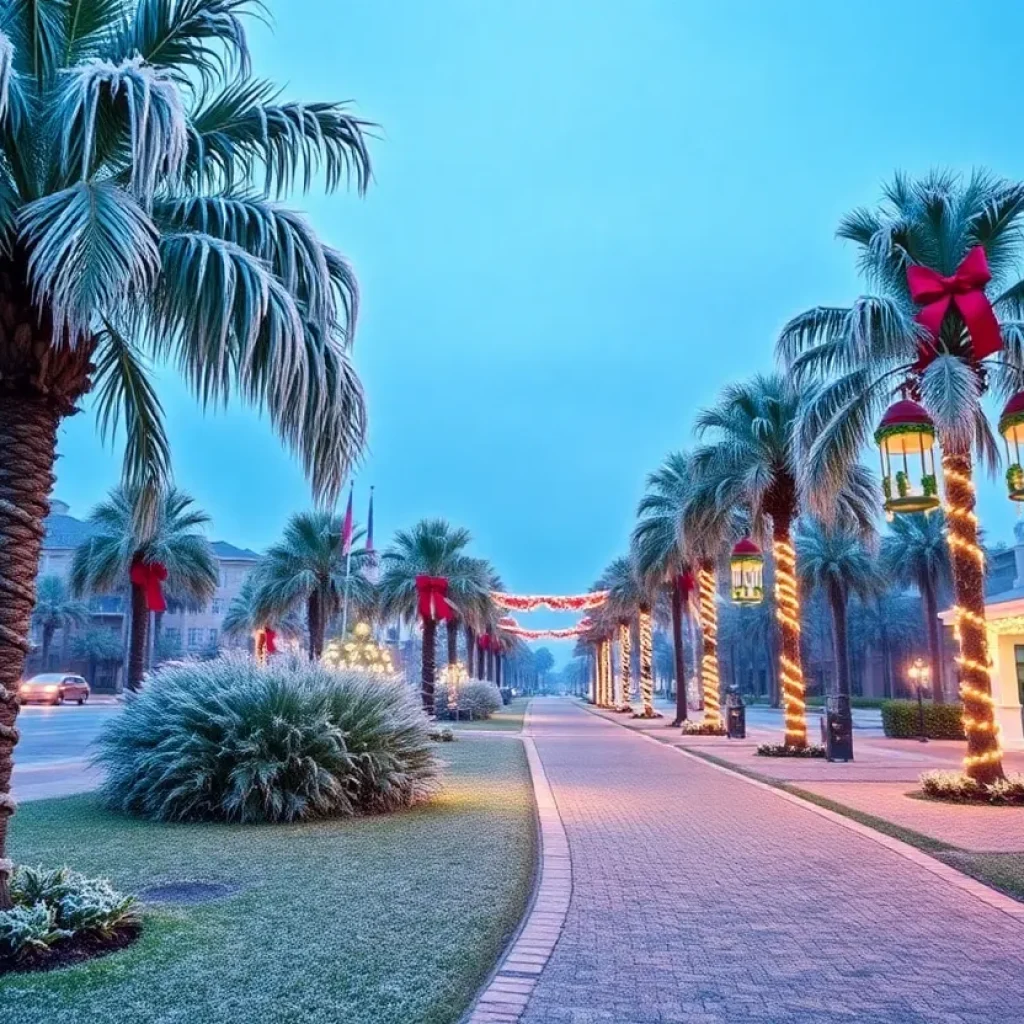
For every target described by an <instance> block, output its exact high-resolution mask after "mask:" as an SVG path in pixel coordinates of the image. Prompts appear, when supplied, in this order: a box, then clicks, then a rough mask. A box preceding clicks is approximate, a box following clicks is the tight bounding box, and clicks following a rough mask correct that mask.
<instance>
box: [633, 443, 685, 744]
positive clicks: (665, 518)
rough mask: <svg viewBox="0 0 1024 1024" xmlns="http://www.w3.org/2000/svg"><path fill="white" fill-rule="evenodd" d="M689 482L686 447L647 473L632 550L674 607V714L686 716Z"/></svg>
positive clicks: (680, 719) (680, 720)
mask: <svg viewBox="0 0 1024 1024" xmlns="http://www.w3.org/2000/svg"><path fill="white" fill-rule="evenodd" d="M689 483H690V463H689V459H688V458H687V456H686V455H685V454H684V453H683V452H671V453H670V454H669V455H668V456H666V458H665V461H664V462H663V463H662V464H661V466H659V467H658V469H656V470H655V471H654V472H653V473H651V474H650V475H649V476H648V477H647V490H646V493H645V494H644V496H643V497H642V498H641V499H640V504H639V505H638V506H637V524H636V527H635V528H634V530H633V539H632V544H633V551H634V553H635V556H636V563H637V569H638V571H639V572H640V574H641V575H642V576H643V577H644V578H645V579H647V580H649V581H651V582H654V581H661V583H662V584H663V585H664V586H665V588H666V589H667V590H668V592H669V601H670V607H671V610H672V649H673V666H674V672H675V677H676V717H675V720H674V721H673V723H672V724H673V725H675V726H677V727H678V726H680V725H682V723H683V722H684V721H686V717H687V707H686V664H685V659H684V655H683V615H684V614H686V613H688V611H689V596H690V590H691V587H692V583H693V576H692V572H691V567H690V563H689V562H688V560H687V559H686V556H685V554H684V551H685V539H684V537H683V535H682V530H681V527H682V507H683V503H684V500H685V495H686V491H687V488H688V487H689Z"/></svg>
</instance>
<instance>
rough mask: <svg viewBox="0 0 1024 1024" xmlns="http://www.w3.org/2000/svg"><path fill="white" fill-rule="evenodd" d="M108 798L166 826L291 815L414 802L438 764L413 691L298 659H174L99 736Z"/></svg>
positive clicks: (425, 792)
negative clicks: (176, 661) (177, 660)
mask: <svg viewBox="0 0 1024 1024" xmlns="http://www.w3.org/2000/svg"><path fill="white" fill-rule="evenodd" d="M95 760H96V762H97V763H98V764H100V765H102V766H103V767H104V768H105V769H106V780H105V782H104V786H103V797H104V799H105V801H106V803H107V805H108V806H109V807H111V808H113V809H115V810H118V811H122V812H125V813H128V814H135V815H140V816H142V817H145V818H152V819H155V820H159V821H204V820H208V821H229V822H246V823H256V822H288V821H308V820H311V819H316V818H326V817H332V816H338V815H352V814H361V813H375V812H385V811H392V810H397V809H399V808H402V807H408V806H411V805H412V804H415V803H417V802H419V801H420V800H423V799H425V798H426V797H427V796H429V795H430V794H431V793H432V792H433V790H434V787H435V784H436V780H437V772H438V763H437V760H436V758H435V755H434V753H433V750H432V745H431V743H430V739H429V737H428V735H427V721H426V718H425V717H424V715H423V713H422V712H421V711H420V709H419V707H418V705H417V702H416V700H415V698H414V697H413V696H412V695H411V694H410V693H409V692H408V691H407V690H405V689H404V688H403V687H400V686H397V685H395V684H394V683H393V682H391V681H389V680H386V679H383V678H379V677H376V676H373V675H369V674H367V673H361V672H337V671H334V670H332V669H329V668H327V667H325V666H323V665H320V664H311V663H309V662H306V661H303V660H299V659H297V658H287V657H284V656H277V657H273V658H271V659H270V660H269V662H268V663H267V664H265V665H260V664H257V663H256V662H255V661H253V660H252V659H251V658H249V657H246V656H240V655H226V656H224V657H221V658H218V659H216V660H214V661H208V662H195V663H193V662H182V663H176V664H169V665H166V666H165V667H163V668H161V669H159V670H157V671H156V672H154V673H153V674H152V675H151V676H150V677H149V680H148V683H147V686H146V689H145V690H144V691H143V692H142V693H141V694H140V695H139V696H137V697H135V698H133V699H132V700H130V701H129V702H128V704H127V705H126V707H125V710H124V713H123V714H122V715H120V716H119V717H118V718H117V719H115V720H114V721H113V722H111V723H110V724H109V725H108V726H107V728H106V729H105V730H104V732H103V733H102V734H101V736H100V740H99V752H98V754H97V755H96V758H95Z"/></svg>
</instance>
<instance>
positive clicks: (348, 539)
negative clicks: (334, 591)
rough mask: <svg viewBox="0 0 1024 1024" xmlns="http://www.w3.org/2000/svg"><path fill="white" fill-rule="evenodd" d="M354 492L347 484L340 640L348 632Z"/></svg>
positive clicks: (343, 534)
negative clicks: (343, 591)
mask: <svg viewBox="0 0 1024 1024" xmlns="http://www.w3.org/2000/svg"><path fill="white" fill-rule="evenodd" d="M354 494H355V483H354V482H353V483H351V484H349V489H348V508H347V509H346V510H345V522H344V524H343V526H342V528H341V542H342V554H343V555H344V556H345V596H344V597H343V598H342V603H341V642H342V643H344V642H345V636H346V635H347V634H348V586H349V580H350V579H351V578H352V497H353V495H354Z"/></svg>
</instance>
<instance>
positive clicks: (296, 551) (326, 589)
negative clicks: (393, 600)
mask: <svg viewBox="0 0 1024 1024" xmlns="http://www.w3.org/2000/svg"><path fill="white" fill-rule="evenodd" d="M343 530H344V523H343V521H342V517H341V516H339V515H336V514H334V513H333V512H327V511H324V510H319V509H318V510H314V511H312V512H298V513H296V514H295V515H293V516H292V517H291V518H290V519H289V520H288V522H287V524H286V525H285V528H284V536H283V537H282V538H281V541H280V542H279V543H277V544H275V545H274V546H273V547H271V548H270V549H269V550H268V551H267V554H266V556H265V557H264V558H263V560H262V561H261V562H260V563H259V565H258V566H257V568H256V569H255V573H256V583H255V587H256V593H255V606H256V607H255V610H256V614H257V618H259V619H261V620H262V621H263V622H264V623H266V622H271V621H275V620H279V619H282V618H284V617H285V616H286V615H288V613H289V612H296V611H299V610H301V611H302V613H304V614H305V617H306V630H307V637H308V643H307V646H306V650H307V653H308V655H309V658H310V660H311V661H313V660H315V659H317V658H319V657H320V656H321V655H322V654H323V652H324V639H325V637H326V635H327V627H328V625H329V624H330V622H331V619H332V618H333V617H334V616H335V615H337V614H338V612H339V611H340V610H341V607H342V602H343V601H344V599H345V595H346V593H347V595H348V602H349V608H350V609H352V610H353V612H354V614H357V615H359V616H368V615H372V613H373V610H374V608H375V606H376V589H375V587H374V585H373V583H371V582H370V580H369V579H368V578H367V576H366V574H365V573H364V571H363V570H364V568H365V561H366V553H365V552H364V551H362V550H359V549H356V550H353V552H352V557H351V558H349V557H348V556H347V555H346V554H345V551H344V548H343V536H342V533H343ZM362 536H363V531H362V530H359V529H356V530H355V531H354V533H353V535H352V539H353V543H354V542H355V541H358V540H360V539H361V538H362ZM346 574H347V575H346Z"/></svg>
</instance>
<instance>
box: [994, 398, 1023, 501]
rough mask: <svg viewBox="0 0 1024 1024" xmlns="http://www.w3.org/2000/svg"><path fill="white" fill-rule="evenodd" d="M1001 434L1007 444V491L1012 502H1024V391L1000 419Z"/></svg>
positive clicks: (1013, 400) (1010, 403) (1008, 403)
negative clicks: (1022, 455)
mask: <svg viewBox="0 0 1024 1024" xmlns="http://www.w3.org/2000/svg"><path fill="white" fill-rule="evenodd" d="M999 433H1000V434H1002V435H1003V442H1004V443H1005V444H1006V489H1007V491H1008V493H1009V496H1010V501H1024V459H1022V457H1021V451H1020V448H1021V442H1022V441H1024V391H1018V392H1017V394H1015V395H1014V396H1013V398H1011V399H1010V400H1009V401H1008V402H1007V403H1006V408H1005V409H1003V414H1002V415H1001V416H1000V417H999Z"/></svg>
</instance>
